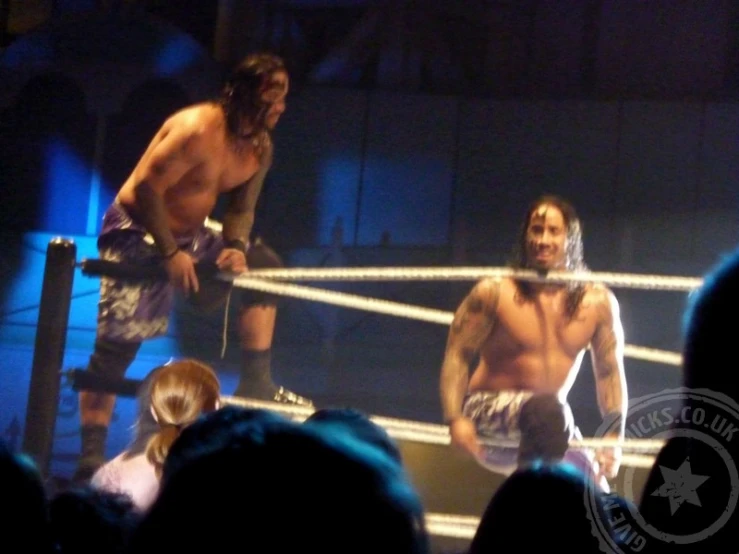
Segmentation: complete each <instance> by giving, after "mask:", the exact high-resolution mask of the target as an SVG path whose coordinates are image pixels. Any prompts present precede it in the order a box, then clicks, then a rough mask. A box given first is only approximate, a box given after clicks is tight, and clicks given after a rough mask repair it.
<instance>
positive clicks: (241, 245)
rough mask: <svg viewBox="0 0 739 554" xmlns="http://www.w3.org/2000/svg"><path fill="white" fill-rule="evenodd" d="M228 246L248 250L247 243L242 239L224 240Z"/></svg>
mask: <svg viewBox="0 0 739 554" xmlns="http://www.w3.org/2000/svg"><path fill="white" fill-rule="evenodd" d="M223 245H224V246H225V247H226V248H235V249H236V250H240V251H241V252H246V243H245V242H244V241H243V240H241V239H228V240H224V241H223Z"/></svg>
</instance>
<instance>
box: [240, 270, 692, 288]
mask: <svg viewBox="0 0 739 554" xmlns="http://www.w3.org/2000/svg"><path fill="white" fill-rule="evenodd" d="M249 274H250V275H251V276H253V277H259V278H262V279H274V280H279V281H471V280H479V279H483V278H487V277H490V278H504V277H512V278H516V279H522V280H526V281H532V282H538V283H545V282H549V283H551V282H556V283H566V282H571V281H577V282H581V283H600V284H604V285H609V286H612V287H622V288H636V289H647V290H672V291H692V290H695V289H697V288H699V287H700V286H701V285H702V284H703V279H700V278H695V277H674V276H665V275H645V274H634V273H605V272H593V271H574V272H573V271H550V272H548V273H547V274H546V275H542V274H540V273H537V272H536V271H533V270H522V269H513V268H506V267H350V268H346V267H338V268H307V267H299V268H290V269H251V270H249Z"/></svg>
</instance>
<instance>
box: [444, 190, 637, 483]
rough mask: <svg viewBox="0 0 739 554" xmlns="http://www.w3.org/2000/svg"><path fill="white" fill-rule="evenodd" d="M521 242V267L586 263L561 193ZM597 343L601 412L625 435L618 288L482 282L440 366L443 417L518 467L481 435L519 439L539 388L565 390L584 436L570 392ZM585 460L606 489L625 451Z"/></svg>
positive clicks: (490, 455) (537, 206) (479, 450)
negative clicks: (521, 420) (524, 413)
mask: <svg viewBox="0 0 739 554" xmlns="http://www.w3.org/2000/svg"><path fill="white" fill-rule="evenodd" d="M517 249H518V254H517V258H518V259H517V260H515V261H514V264H513V265H514V266H515V267H517V268H519V269H534V270H537V271H540V272H543V273H546V272H547V271H548V270H555V269H556V270H569V271H575V270H580V269H585V264H584V262H583V243H582V232H581V226H580V222H579V219H578V217H577V214H576V212H575V210H574V208H573V207H572V206H571V205H570V204H569V203H567V202H566V201H564V200H563V199H561V198H558V197H555V196H543V197H541V198H539V199H537V200H536V201H535V202H534V203H533V204H532V205H531V207H530V209H529V211H528V212H527V213H526V216H525V220H524V224H523V226H522V231H521V236H520V239H519V244H518V245H517ZM589 347H590V349H591V359H592V363H593V369H594V373H595V379H596V388H597V396H598V406H599V408H600V412H601V415H602V416H603V418H604V420H606V419H607V420H608V421H609V422H614V421H615V422H616V423H615V424H614V425H612V426H611V427H609V428H611V429H614V431H613V436H615V437H621V438H622V437H623V434H624V421H623V419H624V417H625V414H626V407H627V389H626V380H625V374H624V367H623V349H624V333H623V328H622V325H621V321H620V315H619V306H618V302H617V300H616V298H615V296H614V295H613V293H612V292H611V291H610V290H609V289H608V288H606V287H604V286H601V285H583V284H581V283H574V282H572V283H567V284H555V283H541V284H540V283H532V282H523V281H516V280H513V279H510V278H503V279H483V280H481V281H480V282H478V283H477V284H476V285H475V286H474V287H473V288H472V290H471V291H470V293H469V294H468V296H467V297H466V298H465V299H464V300H463V301H462V303H461V304H460V306H459V307H458V309H457V311H456V313H455V316H454V320H453V322H452V325H451V327H450V330H449V335H448V340H447V345H446V352H445V355H444V361H443V364H442V368H441V379H440V392H441V403H442V410H443V417H444V421H445V423H447V424H448V425H449V431H450V434H451V439H452V444H453V445H455V446H456V447H458V448H460V449H462V451H465V452H468V453H469V454H471V455H473V456H474V457H475V458H476V459H477V460H478V461H479V462H480V463H481V464H482V465H484V466H485V467H488V468H489V469H492V470H494V471H497V472H500V473H502V474H504V475H508V474H510V473H511V472H512V471H513V470H515V468H516V465H517V449H516V448H510V447H509V448H501V447H492V446H486V445H484V444H481V443H480V442H479V440H478V438H490V439H504V440H507V439H510V440H520V430H519V428H518V416H519V413H520V410H521V407H522V406H523V404H524V403H525V402H526V401H527V400H528V399H529V398H531V397H532V396H533V395H556V397H557V398H558V399H559V401H560V402H561V405H562V409H563V410H564V413H565V416H566V417H565V421H567V422H568V427H569V429H570V436H571V437H580V436H581V435H580V434H579V431H578V430H577V428H576V427H575V425H574V420H573V417H572V411H571V409H570V407H569V405H568V404H567V396H568V393H569V391H570V389H571V388H572V385H573V383H574V382H575V379H576V377H577V374H578V371H579V369H580V365H581V362H582V359H583V356H584V355H585V352H586V350H587V349H588V348H589ZM475 361H477V366H476V367H475V368H472V367H471V366H472V364H473V363H474V362H475ZM471 370H472V371H471ZM470 372H471V376H470ZM583 456H584V453H583V452H582V451H581V450H578V451H575V450H574V449H569V450H568V451H567V453H566V455H565V460H567V459H569V458H572V461H573V462H575V463H576V464H577V465H578V466H580V467H582V466H583V462H582V457H583ZM593 458H594V459H593ZM585 465H586V467H588V470H589V471H590V472H592V473H591V476H592V477H593V478H594V479H596V482H598V483H599V484H601V485H602V486H604V487H606V486H607V481H604V479H610V478H614V477H615V476H616V474H617V472H618V469H619V465H620V449H617V448H607V449H600V450H598V451H597V452H596V453H595V454H594V455H593V453H590V457H589V460H588V463H586V464H585Z"/></svg>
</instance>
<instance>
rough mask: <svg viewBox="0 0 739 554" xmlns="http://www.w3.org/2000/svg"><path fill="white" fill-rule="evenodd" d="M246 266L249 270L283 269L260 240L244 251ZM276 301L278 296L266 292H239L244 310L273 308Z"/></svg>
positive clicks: (276, 258) (276, 255) (275, 255)
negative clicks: (256, 307) (254, 307)
mask: <svg viewBox="0 0 739 554" xmlns="http://www.w3.org/2000/svg"><path fill="white" fill-rule="evenodd" d="M246 265H247V266H248V267H249V269H282V268H284V267H285V264H284V263H283V262H282V258H280V256H279V255H278V254H277V252H275V251H274V250H272V249H271V248H270V247H269V246H267V245H266V244H264V243H263V242H262V241H261V240H256V241H255V242H254V244H252V245H250V246H249V249H248V250H247V251H246ZM278 300H279V296H278V295H275V294H269V293H267V292H261V291H258V290H250V289H244V290H242V291H241V305H242V306H243V307H245V308H248V307H251V306H258V305H270V306H275V305H277V302H278Z"/></svg>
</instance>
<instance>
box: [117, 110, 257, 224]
mask: <svg viewBox="0 0 739 554" xmlns="http://www.w3.org/2000/svg"><path fill="white" fill-rule="evenodd" d="M237 146H238V148H237V147H235V146H234V143H233V141H230V140H229V139H228V137H227V135H226V125H225V118H224V114H223V110H222V109H221V108H220V107H219V106H218V105H216V104H213V103H204V104H197V105H195V106H191V107H189V108H185V109H183V110H181V111H179V112H177V113H175V114H174V115H172V116H171V117H170V118H169V119H168V120H167V121H166V122H165V123H164V124H163V125H162V127H161V128H160V129H159V131H158V132H157V134H156V135H155V136H154V138H153V139H152V141H151V143H150V144H149V146H148V148H147V149H146V151H145V152H144V154H143V156H142V157H141V159H140V160H139V162H138V164H137V165H136V167H135V168H134V170H133V172H132V173H131V175H130V176H129V177H128V179H127V180H126V182H125V183H124V185H123V186H122V188H121V190H120V191H119V193H118V196H117V200H118V201H119V202H120V203H121V204H123V205H124V206H126V208H127V209H129V210H130V211H131V212H132V213H134V214H135V213H136V210H137V208H136V201H135V189H136V186H137V185H138V184H139V183H142V182H147V183H148V184H149V185H150V186H151V187H152V188H154V189H155V190H157V191H159V192H160V193H161V194H162V197H163V199H164V206H165V211H166V217H167V225H168V227H169V229H170V230H171V231H172V233H173V234H174V235H181V234H187V233H189V232H191V231H192V230H194V229H196V228H198V227H200V226H201V225H202V224H203V222H204V221H205V219H206V218H207V217H208V216H209V215H210V213H211V212H212V211H213V208H214V207H215V205H216V202H217V200H218V197H219V195H221V194H222V193H225V192H228V191H230V190H233V189H235V188H236V187H238V186H240V185H242V184H244V183H245V182H246V181H248V180H249V179H250V178H251V177H252V176H253V175H254V174H255V173H256V172H257V171H258V170H259V165H260V162H259V158H258V157H257V153H256V151H255V148H254V146H253V145H252V144H241V145H237Z"/></svg>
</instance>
